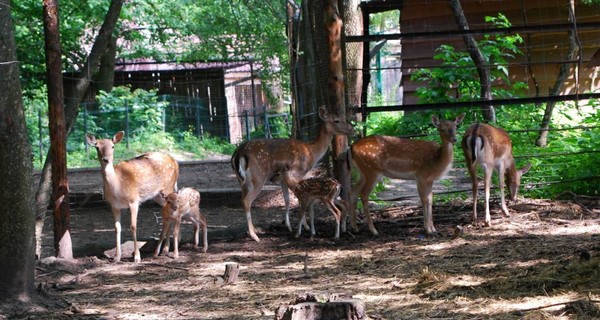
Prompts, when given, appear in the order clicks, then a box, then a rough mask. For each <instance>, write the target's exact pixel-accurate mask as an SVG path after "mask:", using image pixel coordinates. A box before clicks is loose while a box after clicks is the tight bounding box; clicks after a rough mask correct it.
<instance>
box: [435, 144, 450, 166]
mask: <svg viewBox="0 0 600 320" xmlns="http://www.w3.org/2000/svg"><path fill="white" fill-rule="evenodd" d="M436 160H437V163H436V164H437V166H438V167H439V168H440V169H442V170H446V168H448V167H450V165H451V164H452V161H453V160H454V145H453V144H452V143H451V142H450V141H442V145H441V146H440V148H439V153H438V158H437V159H436Z"/></svg>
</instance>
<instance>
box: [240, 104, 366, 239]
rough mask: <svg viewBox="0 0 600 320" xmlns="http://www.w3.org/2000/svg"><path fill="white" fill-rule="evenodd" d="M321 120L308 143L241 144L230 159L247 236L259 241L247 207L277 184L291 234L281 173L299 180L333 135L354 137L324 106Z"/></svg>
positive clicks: (286, 194)
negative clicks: (285, 172)
mask: <svg viewBox="0 0 600 320" xmlns="http://www.w3.org/2000/svg"><path fill="white" fill-rule="evenodd" d="M319 116H320V118H321V119H322V120H323V123H322V124H321V127H320V130H319V133H318V136H317V138H316V139H315V140H314V141H311V142H303V141H300V140H297V139H257V140H250V141H246V142H244V143H242V144H241V145H240V146H239V147H238V148H237V149H236V150H235V152H234V153H233V156H232V157H231V166H232V167H233V170H234V171H235V174H236V176H237V178H238V180H239V182H240V185H241V187H242V207H243V210H244V213H245V214H246V220H247V222H248V233H249V234H250V236H251V237H252V239H254V240H255V241H257V242H258V241H260V239H259V238H258V236H257V235H256V229H255V228H254V224H253V223H252V215H251V213H250V207H251V205H252V202H254V199H256V197H257V196H258V194H259V193H260V191H261V190H262V188H263V186H264V185H265V183H266V182H267V181H268V180H270V181H271V182H275V183H279V184H280V185H281V190H282V192H283V197H284V200H285V207H286V212H285V219H286V221H285V223H286V226H287V227H288V229H289V230H290V231H292V227H291V225H290V220H289V203H290V200H289V190H288V188H287V186H286V184H285V182H284V181H283V180H282V179H281V175H280V174H279V173H280V172H282V171H284V170H287V172H288V174H290V175H291V176H292V177H293V178H294V179H295V180H300V179H302V177H304V175H305V174H306V173H307V172H308V171H309V170H310V169H311V168H312V167H313V166H314V165H315V163H316V162H317V161H319V160H320V159H321V158H322V157H323V155H325V152H326V151H327V149H328V148H329V145H330V144H331V139H332V137H333V135H335V134H340V135H353V134H354V129H353V128H352V126H351V125H349V124H348V123H346V121H345V119H342V118H340V117H339V116H338V115H335V114H330V113H329V112H327V109H326V108H325V107H321V108H320V109H319Z"/></svg>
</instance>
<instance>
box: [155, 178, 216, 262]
mask: <svg viewBox="0 0 600 320" xmlns="http://www.w3.org/2000/svg"><path fill="white" fill-rule="evenodd" d="M161 196H162V197H163V199H165V202H166V203H165V206H164V207H163V209H162V211H161V215H162V218H163V227H162V232H161V233H160V239H159V241H158V245H157V246H156V249H155V250H154V256H155V257H158V254H159V252H160V247H161V245H162V244H163V242H164V241H166V242H165V244H164V248H163V253H164V254H165V255H167V254H168V253H169V230H170V225H171V222H173V223H174V225H173V258H175V259H177V258H179V229H180V226H181V218H187V219H189V220H191V221H192V223H193V224H194V248H198V243H199V240H200V227H202V252H206V250H207V249H208V230H207V224H206V219H205V218H204V216H203V215H202V213H200V192H198V191H196V190H194V189H192V188H183V189H181V190H179V191H178V192H172V193H170V194H164V193H162V192H161Z"/></svg>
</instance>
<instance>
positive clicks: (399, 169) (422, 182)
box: [350, 113, 465, 235]
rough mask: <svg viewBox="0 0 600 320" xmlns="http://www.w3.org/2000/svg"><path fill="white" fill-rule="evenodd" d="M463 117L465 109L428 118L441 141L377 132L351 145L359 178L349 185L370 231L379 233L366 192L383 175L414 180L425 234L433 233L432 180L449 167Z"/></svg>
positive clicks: (352, 222) (368, 192)
mask: <svg viewBox="0 0 600 320" xmlns="http://www.w3.org/2000/svg"><path fill="white" fill-rule="evenodd" d="M464 117H465V114H464V113H463V114H461V115H460V116H458V117H456V119H454V120H453V121H450V120H440V119H438V117H436V116H432V117H431V122H432V123H433V125H434V126H435V127H436V128H437V130H438V132H439V134H440V138H441V139H442V144H441V145H438V144H437V143H435V142H432V141H420V140H411V139H402V138H397V137H390V136H379V135H375V136H368V137H365V138H362V139H360V140H358V141H357V142H355V143H354V144H353V145H352V147H351V152H352V163H353V165H354V167H355V168H356V169H358V172H359V174H360V179H359V181H358V182H357V183H356V184H355V185H354V186H352V206H354V204H355V203H356V198H357V197H358V196H360V198H361V200H362V205H363V210H364V214H365V218H366V220H367V223H368V227H369V231H371V233H372V234H373V235H378V232H377V229H375V226H374V225H373V219H372V218H371V214H370V213H369V205H368V202H369V195H370V194H371V192H372V191H373V188H374V187H375V184H376V183H377V182H378V181H379V180H380V179H381V178H382V177H384V176H385V177H388V178H392V179H404V180H415V181H416V183H417V190H418V193H419V198H420V200H421V205H422V206H423V221H424V227H425V232H426V233H427V234H428V235H431V234H434V233H436V229H435V227H434V225H433V217H432V202H433V182H434V181H436V180H438V179H439V178H440V177H442V176H443V175H444V174H445V172H446V171H447V170H448V169H449V168H450V167H451V164H452V160H453V156H454V151H453V145H454V143H456V141H457V139H456V128H457V126H458V125H459V124H460V123H461V122H462V120H463V118H464ZM350 211H351V216H350V217H351V220H350V223H351V226H352V228H353V229H354V230H357V227H356V212H355V211H356V210H354V209H351V210H350Z"/></svg>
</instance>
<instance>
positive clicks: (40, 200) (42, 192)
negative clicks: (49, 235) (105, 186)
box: [35, 0, 124, 257]
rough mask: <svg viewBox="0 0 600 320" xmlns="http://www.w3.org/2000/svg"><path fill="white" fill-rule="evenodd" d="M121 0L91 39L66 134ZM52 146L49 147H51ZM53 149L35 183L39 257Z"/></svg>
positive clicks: (115, 2) (68, 103) (116, 0)
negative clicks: (90, 47) (36, 186)
mask: <svg viewBox="0 0 600 320" xmlns="http://www.w3.org/2000/svg"><path fill="white" fill-rule="evenodd" d="M123 1H124V0H112V1H111V2H110V7H109V8H108V12H107V14H106V17H105V19H104V23H103V24H102V27H101V28H100V31H99V32H98V35H97V36H96V40H95V41H94V45H93V46H92V50H91V51H90V54H89V55H88V58H87V60H86V62H85V63H84V66H83V68H82V69H81V73H80V75H79V78H78V79H77V81H76V83H75V85H74V86H73V96H72V98H71V99H66V108H65V123H66V132H67V135H68V134H69V132H70V131H71V128H72V127H73V124H74V123H75V120H76V119H77V115H78V113H79V104H80V103H81V99H82V98H83V97H84V96H85V93H86V92H87V90H88V88H89V86H90V82H91V79H92V75H93V74H94V73H95V72H97V71H98V67H99V63H100V59H101V58H102V55H103V53H104V52H105V50H106V47H107V46H108V44H109V42H110V40H111V37H112V33H113V31H114V30H115V26H116V24H117V20H118V18H119V15H120V14H121V8H122V7H123ZM50 149H52V146H51V147H50ZM52 153H53V151H52V150H48V155H47V156H46V161H45V162H44V168H43V169H42V174H41V179H40V183H39V185H38V189H37V192H36V228H35V230H36V241H37V243H36V256H37V257H40V254H41V244H40V243H39V241H40V239H41V234H38V232H40V231H41V230H42V227H41V226H42V225H43V223H44V217H45V214H46V210H47V208H48V203H49V201H50V196H51V181H50V178H51V175H52V172H51V170H52V168H51V162H52V156H51V155H52Z"/></svg>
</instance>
